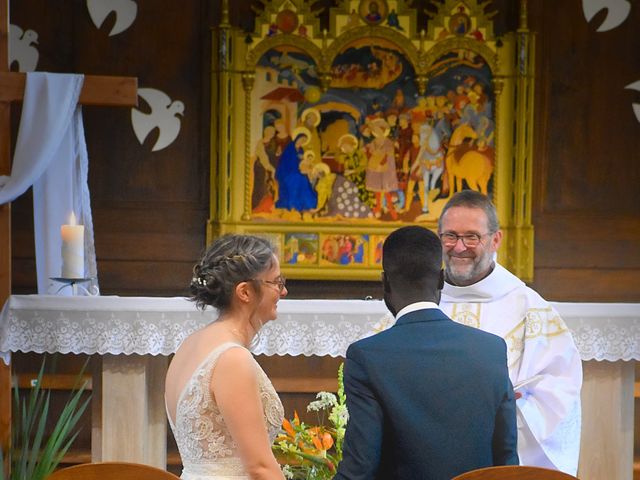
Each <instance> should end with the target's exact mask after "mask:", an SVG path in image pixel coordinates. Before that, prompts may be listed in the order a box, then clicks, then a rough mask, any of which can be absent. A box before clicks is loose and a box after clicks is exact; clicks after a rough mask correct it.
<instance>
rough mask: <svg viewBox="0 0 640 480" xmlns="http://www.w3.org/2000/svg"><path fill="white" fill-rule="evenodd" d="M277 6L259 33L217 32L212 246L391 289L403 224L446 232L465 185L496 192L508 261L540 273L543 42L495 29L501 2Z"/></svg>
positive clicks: (398, 0)
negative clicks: (536, 139) (235, 242)
mask: <svg viewBox="0 0 640 480" xmlns="http://www.w3.org/2000/svg"><path fill="white" fill-rule="evenodd" d="M310 3H311V2H305V1H302V0H265V1H263V6H262V8H261V9H258V10H257V11H256V13H257V18H256V23H255V31H254V32H252V33H249V34H248V33H247V32H244V31H240V30H239V29H237V28H235V27H232V26H231V25H230V24H229V19H228V3H227V2H226V1H225V2H223V12H222V20H221V23H220V25H219V26H218V27H217V28H216V29H214V31H213V36H212V40H213V48H212V52H213V59H212V122H211V139H212V144H211V151H212V154H211V217H210V221H209V224H208V240H209V241H210V240H211V239H212V238H214V237H216V236H218V235H221V234H224V233H228V232H239V233H253V234H259V235H264V236H267V237H269V238H270V239H271V240H272V241H273V242H274V243H275V244H276V245H277V246H278V249H279V252H280V253H279V254H280V257H281V258H280V260H281V267H282V270H283V273H284V274H285V275H286V276H287V277H290V278H301V279H343V280H344V279H352V280H372V279H378V278H379V272H380V269H381V264H380V261H381V258H380V249H381V248H380V247H381V244H382V242H383V240H384V238H385V236H386V235H388V234H389V233H390V232H391V231H392V230H394V229H396V228H398V227H399V226H402V225H407V224H419V225H423V226H425V227H427V228H431V229H433V230H436V229H437V221H438V216H439V214H440V212H441V210H442V208H443V206H444V204H445V203H446V201H447V199H448V198H449V197H450V195H452V194H453V193H454V192H455V191H457V190H459V189H461V188H471V189H475V190H478V191H482V192H484V193H487V194H488V195H490V196H491V198H492V199H493V201H494V203H495V205H496V207H497V209H498V213H499V218H500V222H501V226H502V228H503V230H504V232H505V240H504V243H503V247H502V249H501V252H500V261H501V263H502V264H503V265H505V266H506V267H507V268H509V269H510V270H511V271H513V272H514V273H516V274H517V275H518V276H520V277H521V278H523V279H524V280H531V279H532V277H533V226H532V225H531V171H532V139H533V132H532V126H533V95H534V91H533V86H534V82H533V76H534V75H533V72H534V65H533V59H534V52H533V46H534V41H533V35H532V33H531V32H529V30H528V28H527V6H526V1H524V0H522V1H521V4H520V9H521V12H520V21H519V28H518V30H517V31H515V32H509V33H507V34H505V35H503V36H501V37H500V38H498V37H496V36H495V35H494V32H493V23H492V20H491V18H492V17H493V16H494V15H495V12H491V11H490V10H491V8H490V6H489V5H488V4H489V3H490V2H486V1H485V2H477V1H475V0H445V1H444V3H435V2H434V5H437V7H438V10H437V11H436V12H426V18H427V21H426V24H423V25H418V24H417V18H418V15H417V13H418V12H417V11H416V10H415V9H413V8H410V7H409V6H408V5H407V4H406V2H405V1H403V0H386V1H384V0H383V1H379V0H345V1H342V2H340V4H339V6H338V7H336V8H332V9H331V10H330V12H329V19H330V21H329V29H325V30H321V29H320V25H319V21H318V18H317V13H318V12H314V11H312V10H311V7H310Z"/></svg>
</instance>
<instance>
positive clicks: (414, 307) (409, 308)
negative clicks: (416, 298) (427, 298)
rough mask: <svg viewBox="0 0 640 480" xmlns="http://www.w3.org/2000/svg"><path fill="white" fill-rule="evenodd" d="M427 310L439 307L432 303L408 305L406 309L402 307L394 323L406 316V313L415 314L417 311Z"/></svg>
mask: <svg viewBox="0 0 640 480" xmlns="http://www.w3.org/2000/svg"><path fill="white" fill-rule="evenodd" d="M427 308H439V307H438V305H436V304H435V303H433V302H416V303H410V304H409V305H407V306H406V307H404V308H403V309H402V310H400V311H399V312H398V314H397V315H396V322H397V321H398V319H400V317H402V316H403V315H406V314H407V313H411V312H415V311H417V310H425V309H427Z"/></svg>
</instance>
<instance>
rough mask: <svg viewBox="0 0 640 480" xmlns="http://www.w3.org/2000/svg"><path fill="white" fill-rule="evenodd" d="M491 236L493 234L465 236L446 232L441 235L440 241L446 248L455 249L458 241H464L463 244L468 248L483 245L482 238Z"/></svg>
mask: <svg viewBox="0 0 640 480" xmlns="http://www.w3.org/2000/svg"><path fill="white" fill-rule="evenodd" d="M487 235H491V233H483V234H479V233H465V234H464V235H458V234H457V233H454V232H444V233H441V234H440V241H441V242H442V244H443V245H444V246H445V247H453V246H455V244H456V243H458V240H462V244H463V245H464V246H465V247H467V248H473V247H477V246H478V245H480V243H482V237H486V236H487Z"/></svg>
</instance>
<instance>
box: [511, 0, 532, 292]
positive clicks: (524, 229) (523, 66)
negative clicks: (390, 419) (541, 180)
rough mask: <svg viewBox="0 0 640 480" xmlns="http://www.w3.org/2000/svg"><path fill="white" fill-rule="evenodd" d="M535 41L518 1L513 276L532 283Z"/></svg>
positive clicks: (524, 7)
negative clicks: (515, 267) (514, 267)
mask: <svg viewBox="0 0 640 480" xmlns="http://www.w3.org/2000/svg"><path fill="white" fill-rule="evenodd" d="M534 46H535V42H534V37H533V35H532V33H531V32H530V31H529V28H528V26H527V0H521V2H520V26H519V28H518V31H517V46H516V48H517V77H516V91H517V95H516V105H515V107H516V125H515V129H516V130H515V139H516V150H515V165H514V169H515V170H514V172H513V178H514V183H515V184H514V189H513V191H514V192H516V195H514V198H513V221H514V227H515V229H514V235H515V237H514V238H513V242H514V243H513V246H514V249H513V250H512V251H513V252H514V257H515V265H516V266H517V269H516V271H514V272H513V273H515V274H516V275H517V276H518V277H520V278H521V279H522V280H524V281H532V280H533V254H534V244H533V234H534V232H533V225H532V223H531V204H532V198H531V195H532V183H533V182H532V178H531V177H532V174H533V108H534V77H535V70H534V59H535V50H534Z"/></svg>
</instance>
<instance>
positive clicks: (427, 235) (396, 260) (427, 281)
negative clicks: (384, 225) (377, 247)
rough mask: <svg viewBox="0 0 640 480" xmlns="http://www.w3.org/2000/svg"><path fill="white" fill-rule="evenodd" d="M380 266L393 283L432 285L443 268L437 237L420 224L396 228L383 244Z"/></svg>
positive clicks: (440, 247) (440, 245) (435, 282)
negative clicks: (419, 225)
mask: <svg viewBox="0 0 640 480" xmlns="http://www.w3.org/2000/svg"><path fill="white" fill-rule="evenodd" d="M382 268H383V269H384V271H385V275H386V276H387V277H388V279H389V280H390V281H391V282H393V283H394V284H396V285H397V284H400V285H408V286H409V285H415V286H416V287H424V286H426V285H430V286H431V285H435V284H437V283H438V281H439V278H440V271H441V270H442V244H441V243H440V239H439V238H438V236H437V235H436V234H435V233H433V232H432V231H431V230H427V229H426V228H423V227H418V226H409V227H402V228H399V229H398V230H395V231H394V232H392V233H391V235H389V236H388V237H387V239H386V240H385V242H384V245H383V246H382Z"/></svg>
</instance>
